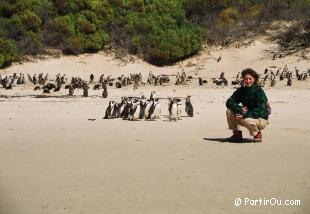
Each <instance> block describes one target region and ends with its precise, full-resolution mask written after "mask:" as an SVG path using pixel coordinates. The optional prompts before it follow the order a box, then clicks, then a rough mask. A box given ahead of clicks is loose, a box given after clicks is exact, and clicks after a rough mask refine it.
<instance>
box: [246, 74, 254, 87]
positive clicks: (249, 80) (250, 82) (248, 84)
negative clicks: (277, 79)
mask: <svg viewBox="0 0 310 214" xmlns="http://www.w3.org/2000/svg"><path fill="white" fill-rule="evenodd" d="M243 82H244V85H245V86H246V87H251V86H252V85H253V84H254V82H255V79H254V77H252V76H251V75H250V74H247V75H245V76H244V77H243Z"/></svg>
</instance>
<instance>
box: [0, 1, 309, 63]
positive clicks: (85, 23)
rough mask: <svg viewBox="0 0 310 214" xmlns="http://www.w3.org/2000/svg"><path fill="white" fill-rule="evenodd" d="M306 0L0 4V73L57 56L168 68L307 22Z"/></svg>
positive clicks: (18, 2)
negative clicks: (206, 46)
mask: <svg viewBox="0 0 310 214" xmlns="http://www.w3.org/2000/svg"><path fill="white" fill-rule="evenodd" d="M309 13H310V0H1V1H0V67H3V66H6V65H9V64H10V63H11V62H12V61H15V60H17V59H19V58H20V57H21V56H23V55H28V54H30V55H37V54H44V53H45V51H46V50H47V48H57V49H60V50H62V51H63V52H64V53H67V54H79V53H84V52H97V51H99V50H102V49H103V48H106V47H112V48H122V50H124V51H128V52H130V53H133V54H137V55H139V56H141V57H142V58H143V59H145V60H147V61H149V62H151V63H154V64H159V65H162V64H167V63H171V62H175V61H177V60H179V59H182V58H184V57H188V56H191V55H192V54H195V53H197V52H198V51H199V49H200V48H201V47H202V43H203V42H204V40H205V39H207V40H208V41H210V42H217V41H226V40H227V38H231V37H232V36H234V37H240V36H242V35H243V34H244V33H245V32H247V31H249V30H253V29H255V28H257V26H259V25H260V24H261V23H263V22H266V21H271V20H274V19H298V20H307V18H308V20H309V17H310V15H309Z"/></svg>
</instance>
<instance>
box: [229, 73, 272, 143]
mask: <svg viewBox="0 0 310 214" xmlns="http://www.w3.org/2000/svg"><path fill="white" fill-rule="evenodd" d="M258 78H259V76H258V74H257V73H256V72H255V71H254V70H253V69H245V70H243V71H242V79H243V84H244V86H243V87H241V88H239V89H237V90H236V91H235V92H234V93H233V95H232V96H231V97H230V98H229V99H228V100H227V102H226V107H227V112H226V114H227V122H228V127H229V129H231V130H233V135H232V136H231V137H230V138H229V139H228V140H229V141H233V142H239V141H242V140H243V139H242V131H241V126H243V127H245V128H247V129H248V130H249V132H250V135H251V136H254V142H262V132H261V130H263V129H264V128H265V127H266V126H267V125H268V124H269V122H268V116H269V112H270V111H269V110H270V109H269V107H268V104H267V102H268V100H267V97H266V94H265V92H264V91H263V89H262V88H261V87H259V86H258ZM240 104H241V105H240Z"/></svg>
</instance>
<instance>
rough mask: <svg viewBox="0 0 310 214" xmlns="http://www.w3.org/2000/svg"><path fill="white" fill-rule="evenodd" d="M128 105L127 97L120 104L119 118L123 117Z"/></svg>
mask: <svg viewBox="0 0 310 214" xmlns="http://www.w3.org/2000/svg"><path fill="white" fill-rule="evenodd" d="M126 105H127V102H126V99H125V97H122V101H121V102H120V104H119V108H118V115H119V117H123V114H124V109H125V106H126Z"/></svg>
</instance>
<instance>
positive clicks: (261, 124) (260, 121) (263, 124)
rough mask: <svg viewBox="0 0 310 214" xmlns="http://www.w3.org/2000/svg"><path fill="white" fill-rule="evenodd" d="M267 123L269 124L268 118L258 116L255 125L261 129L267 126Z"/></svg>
mask: <svg viewBox="0 0 310 214" xmlns="http://www.w3.org/2000/svg"><path fill="white" fill-rule="evenodd" d="M268 124H269V122H268V120H265V119H262V118H260V119H258V123H257V127H258V129H259V130H263V129H265V128H266V127H267V125H268Z"/></svg>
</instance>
